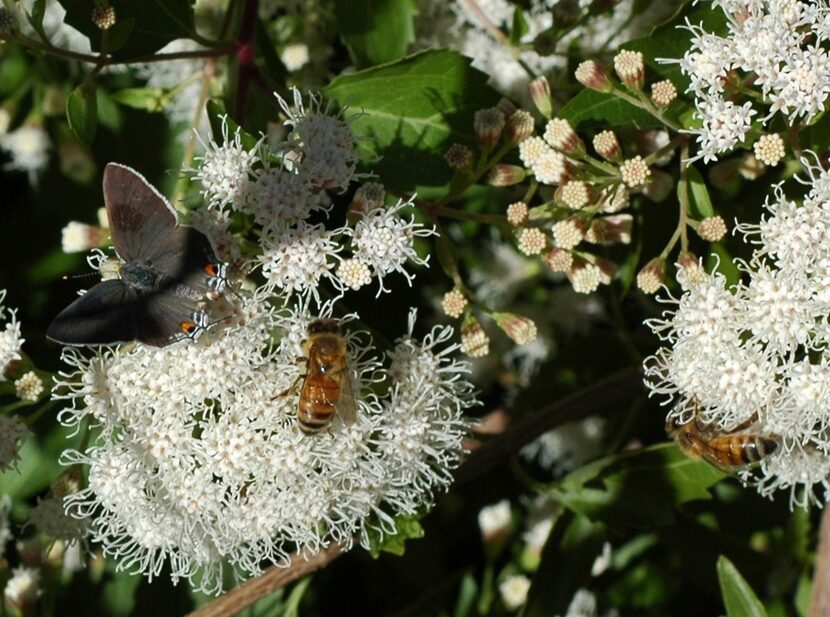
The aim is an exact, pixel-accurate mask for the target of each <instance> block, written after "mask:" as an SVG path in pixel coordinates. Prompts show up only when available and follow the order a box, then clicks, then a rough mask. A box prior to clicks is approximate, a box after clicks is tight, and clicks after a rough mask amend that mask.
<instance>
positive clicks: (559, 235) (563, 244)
mask: <svg viewBox="0 0 830 617" xmlns="http://www.w3.org/2000/svg"><path fill="white" fill-rule="evenodd" d="M586 231H588V224H587V223H586V222H585V220H584V219H582V218H580V217H576V216H572V217H570V218H566V219H564V220H561V221H559V222H557V223H556V224H554V226H553V244H554V245H555V246H557V247H558V248H561V249H572V248H574V247H575V246H576V245H577V244H579V243H580V242H582V240H583V238H585V232H586Z"/></svg>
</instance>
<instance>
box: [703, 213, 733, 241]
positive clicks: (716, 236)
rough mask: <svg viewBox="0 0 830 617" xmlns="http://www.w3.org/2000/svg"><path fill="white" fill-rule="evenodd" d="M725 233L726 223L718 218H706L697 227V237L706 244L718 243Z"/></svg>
mask: <svg viewBox="0 0 830 617" xmlns="http://www.w3.org/2000/svg"><path fill="white" fill-rule="evenodd" d="M726 231H727V229H726V223H725V222H724V221H723V219H722V218H721V217H719V216H707V217H706V218H705V219H703V220H702V221H700V223H698V226H697V235H699V236H700V237H701V238H702V239H704V240H706V241H707V242H719V241H720V240H721V239H722V238H723V237H724V236H725V235H726Z"/></svg>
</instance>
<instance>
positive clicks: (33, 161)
mask: <svg viewBox="0 0 830 617" xmlns="http://www.w3.org/2000/svg"><path fill="white" fill-rule="evenodd" d="M50 147H51V142H50V140H49V134H48V133H47V132H46V131H44V130H43V129H42V128H40V127H38V126H30V125H26V126H21V127H20V128H17V129H15V130H13V131H11V132H9V133H5V134H3V135H0V148H2V149H3V150H6V151H7V152H8V153H9V156H10V157H11V160H10V161H9V162H8V163H6V164H5V165H4V168H5V169H11V170H17V171H24V172H26V173H27V174H29V181H30V182H31V183H33V184H34V183H35V182H36V181H37V179H38V177H39V176H40V174H42V173H43V172H44V171H46V167H47V165H49V148H50Z"/></svg>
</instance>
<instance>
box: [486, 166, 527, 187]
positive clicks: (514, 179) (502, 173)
mask: <svg viewBox="0 0 830 617" xmlns="http://www.w3.org/2000/svg"><path fill="white" fill-rule="evenodd" d="M525 177H527V171H525V170H524V169H522V168H521V167H517V166H516V165H505V164H504V163H499V164H498V165H494V166H493V168H492V169H491V170H490V175H489V176H488V178H487V181H488V182H489V183H490V185H491V186H512V185H514V184H518V183H519V182H521V181H522V180H524V179H525Z"/></svg>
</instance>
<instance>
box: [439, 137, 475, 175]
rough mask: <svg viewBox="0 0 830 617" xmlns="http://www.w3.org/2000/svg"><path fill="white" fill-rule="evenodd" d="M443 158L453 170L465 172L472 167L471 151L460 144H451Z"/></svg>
mask: <svg viewBox="0 0 830 617" xmlns="http://www.w3.org/2000/svg"><path fill="white" fill-rule="evenodd" d="M444 160H445V161H447V165H448V166H449V168H450V169H452V170H453V171H457V172H460V173H465V172H468V171H470V170H471V169H472V168H473V151H472V150H470V149H469V148H468V147H467V146H464V145H462V144H453V145H451V146H450V148H449V150H447V153H446V154H445V155H444Z"/></svg>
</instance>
